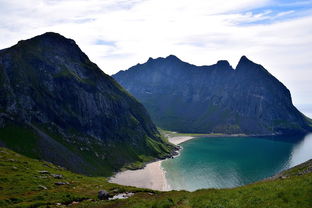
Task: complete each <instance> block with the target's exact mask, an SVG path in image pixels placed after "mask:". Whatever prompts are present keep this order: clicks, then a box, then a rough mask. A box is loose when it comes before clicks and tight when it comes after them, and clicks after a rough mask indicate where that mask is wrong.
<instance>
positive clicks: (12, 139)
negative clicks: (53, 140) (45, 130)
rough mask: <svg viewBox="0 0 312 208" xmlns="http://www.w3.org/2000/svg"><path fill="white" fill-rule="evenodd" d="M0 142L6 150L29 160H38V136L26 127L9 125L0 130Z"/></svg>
mask: <svg viewBox="0 0 312 208" xmlns="http://www.w3.org/2000/svg"><path fill="white" fill-rule="evenodd" d="M0 141H1V142H2V143H3V144H4V145H5V146H6V147H8V148H10V149H12V150H14V151H16V152H20V153H21V154H23V155H26V156H28V157H31V158H39V152H38V149H37V141H38V136H37V135H36V134H35V133H34V132H33V131H32V130H31V129H30V128H28V127H26V126H19V125H13V124H9V125H7V126H6V127H5V128H0Z"/></svg>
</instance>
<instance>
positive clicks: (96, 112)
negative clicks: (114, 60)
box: [0, 32, 173, 176]
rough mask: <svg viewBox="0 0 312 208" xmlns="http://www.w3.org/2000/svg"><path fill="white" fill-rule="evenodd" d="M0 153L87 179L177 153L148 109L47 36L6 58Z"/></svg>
mask: <svg viewBox="0 0 312 208" xmlns="http://www.w3.org/2000/svg"><path fill="white" fill-rule="evenodd" d="M0 80H1V81H0V97H1V98H0V145H1V146H5V147H8V148H11V149H13V150H15V151H17V152H19V153H23V154H24V155H26V156H30V157H32V158H38V159H44V160H46V161H50V162H53V163H55V164H57V165H61V166H64V167H66V168H68V169H70V170H72V171H75V172H78V173H83V174H88V175H104V176H107V175H111V174H112V173H113V172H114V171H117V170H119V169H120V168H123V167H130V168H131V167H133V168H134V167H137V166H141V165H143V163H144V162H146V161H150V160H153V159H154V158H163V157H166V156H167V155H168V154H170V153H171V151H172V149H173V146H172V145H169V144H167V143H166V142H165V141H164V140H163V138H162V137H161V135H160V134H159V132H158V131H157V129H156V127H155V125H154V124H153V123H152V121H151V119H150V117H149V115H148V114H147V112H146V110H145V108H144V107H143V105H142V104H140V103H139V102H137V100H136V99H135V98H133V97H132V96H131V95H129V94H128V93H127V92H126V91H125V90H124V89H123V88H122V87H121V86H120V85H119V84H117V83H116V82H115V80H114V79H113V78H111V77H110V76H108V75H106V74H105V73H104V72H103V71H101V70H100V69H99V68H98V67H97V65H96V64H94V63H92V62H91V61H90V60H89V59H88V57H87V56H86V55H85V54H84V53H83V52H82V51H81V50H80V48H79V47H78V46H77V44H76V43H75V42H74V41H73V40H71V39H67V38H65V37H63V36H61V35H59V34H56V33H51V32H49V33H45V34H43V35H40V36H36V37H34V38H31V39H29V40H23V41H19V42H18V44H17V45H14V46H12V47H10V48H7V49H3V50H1V51H0Z"/></svg>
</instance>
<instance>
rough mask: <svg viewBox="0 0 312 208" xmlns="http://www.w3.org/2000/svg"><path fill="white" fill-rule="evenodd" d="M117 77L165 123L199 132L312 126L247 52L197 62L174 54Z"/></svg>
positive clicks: (166, 126)
mask: <svg viewBox="0 0 312 208" xmlns="http://www.w3.org/2000/svg"><path fill="white" fill-rule="evenodd" d="M113 77H114V78H115V79H116V80H117V81H118V82H119V83H120V84H121V85H122V86H123V87H125V88H126V89H127V90H128V91H129V92H130V93H131V94H133V95H134V96H135V97H136V98H137V99H138V100H139V101H141V102H142V103H143V104H144V105H145V107H146V108H147V110H148V111H149V113H150V114H151V116H152V119H153V120H154V122H155V123H156V124H157V125H158V126H160V127H161V128H164V129H168V130H173V131H180V132H197V133H211V132H214V133H245V134H285V133H299V132H301V133H302V132H307V131H311V128H310V127H309V125H308V123H307V119H306V118H305V117H304V116H303V115H302V114H301V113H300V112H299V111H298V110H297V109H296V108H295V107H294V106H293V104H292V100H291V95H290V92H289V90H288V89H287V88H286V87H285V86H284V85H283V84H282V83H281V82H279V81H278V80H277V79H276V78H275V77H274V76H272V75H271V74H270V73H269V72H268V71H267V70H266V69H264V68H263V67H262V66H261V65H258V64H255V63H253V62H252V61H250V60H249V59H248V58H247V57H246V56H243V57H242V58H241V59H240V61H239V63H238V65H237V67H236V69H233V68H232V67H231V66H230V64H229V63H228V62H227V61H218V62H217V64H214V65H211V66H195V65H192V64H189V63H186V62H183V61H181V60H180V59H178V58H177V57H175V56H173V55H170V56H168V57H167V58H157V59H151V58H150V59H149V60H148V61H147V62H146V63H144V64H138V65H136V66H134V67H131V68H129V69H128V70H126V71H120V72H118V73H117V74H115V75H113Z"/></svg>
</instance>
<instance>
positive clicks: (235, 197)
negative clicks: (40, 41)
mask: <svg viewBox="0 0 312 208" xmlns="http://www.w3.org/2000/svg"><path fill="white" fill-rule="evenodd" d="M311 170H312V160H310V161H308V162H306V163H304V164H302V165H299V166H297V167H295V168H292V169H290V170H288V171H285V172H283V173H281V174H280V175H279V176H278V177H276V178H274V179H271V180H266V181H262V182H258V183H254V184H251V185H247V186H243V187H238V188H233V189H204V190H199V191H196V192H186V191H170V192H157V191H151V190H148V189H139V188H133V187H125V186H120V185H116V184H111V183H108V182H107V180H106V179H105V178H101V177H87V176H83V175H79V174H75V173H72V172H69V171H67V170H65V169H63V168H61V167H58V166H55V165H53V164H51V163H48V162H43V161H39V160H34V159H29V158H27V157H24V156H21V155H19V154H17V153H15V152H13V151H11V150H8V149H6V148H0V207H66V206H70V207H133V208H134V207H135V208H140V207H142V208H143V207H146V208H150V207H153V208H169V207H184V208H189V207H206V208H208V207H209V208H228V207H229V208H231V207H233V208H234V207H240V208H244V207H246V208H247V207H248V208H249V207H259V208H260V207H261V208H263V207H270V208H274V207H276V208H277V207H278V208H280V207H289V208H295V207H298V208H310V207H312V173H311ZM53 174H58V175H62V177H61V178H55V175H53ZM57 182H64V183H65V184H64V185H56V184H55V183H57ZM66 183H68V184H66ZM103 189H104V190H107V191H108V192H109V193H110V194H111V195H114V194H117V193H122V192H133V193H134V195H133V196H132V197H130V198H128V199H122V200H121V199H120V200H112V201H100V200H98V199H97V193H98V191H99V190H103Z"/></svg>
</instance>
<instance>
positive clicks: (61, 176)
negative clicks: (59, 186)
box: [51, 174, 63, 179]
mask: <svg viewBox="0 0 312 208" xmlns="http://www.w3.org/2000/svg"><path fill="white" fill-rule="evenodd" d="M51 176H52V177H53V178H57V179H62V178H63V175H61V174H51Z"/></svg>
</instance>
